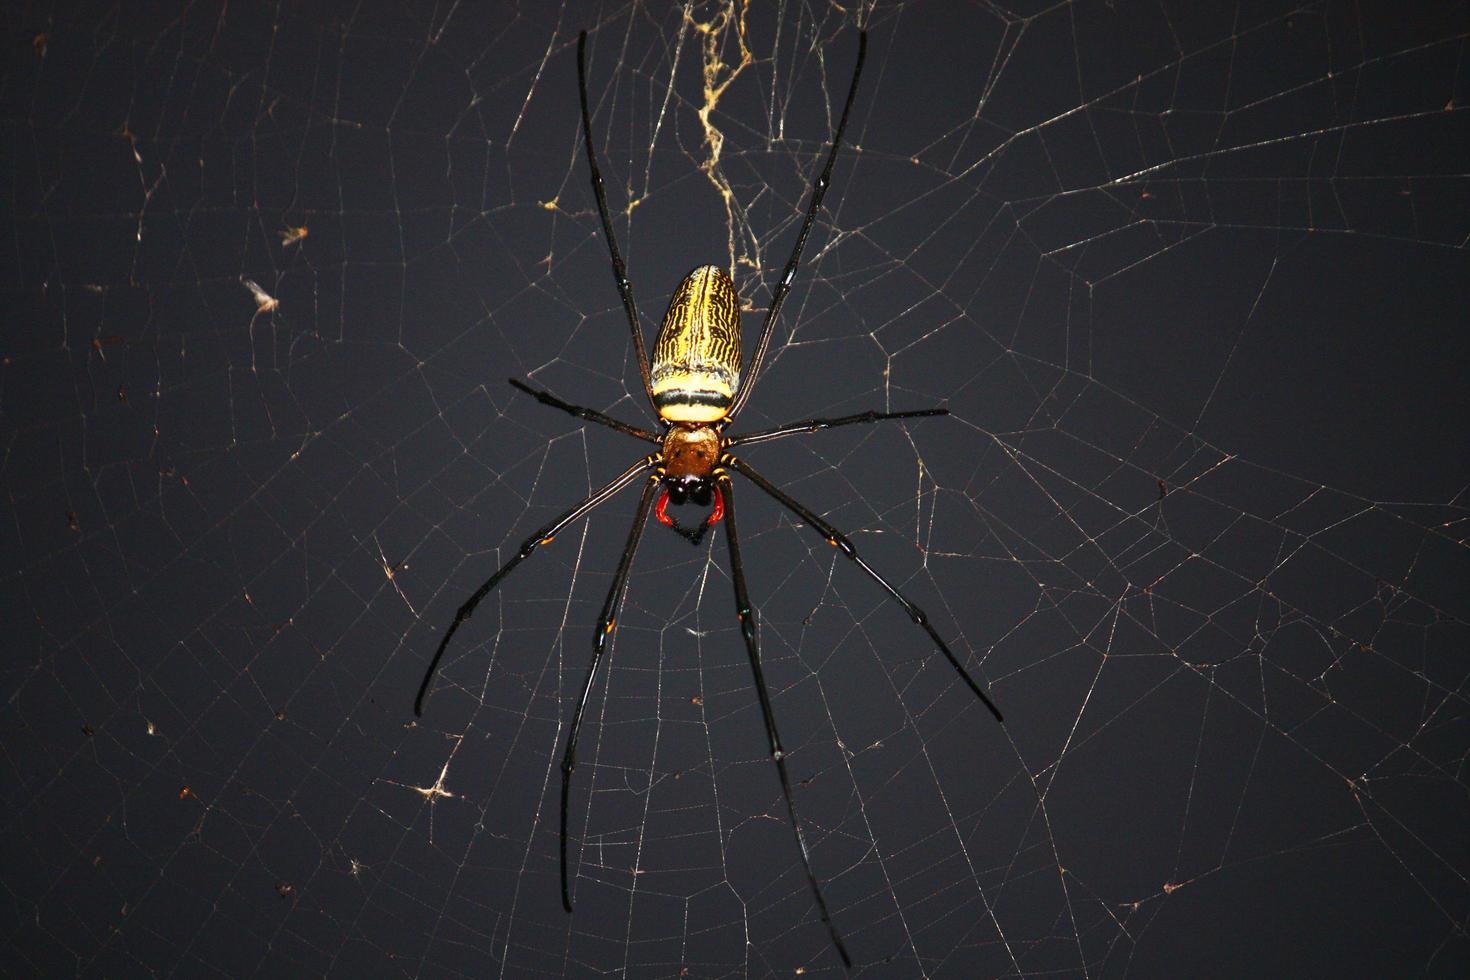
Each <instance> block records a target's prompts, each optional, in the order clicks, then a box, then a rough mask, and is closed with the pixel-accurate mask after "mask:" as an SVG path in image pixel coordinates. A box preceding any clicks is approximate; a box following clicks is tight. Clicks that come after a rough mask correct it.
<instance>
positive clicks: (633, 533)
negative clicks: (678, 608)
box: [561, 473, 660, 912]
mask: <svg viewBox="0 0 1470 980" xmlns="http://www.w3.org/2000/svg"><path fill="white" fill-rule="evenodd" d="M659 481H660V477H659V475H658V474H657V473H653V474H650V475H649V478H648V482H647V483H645V484H644V485H643V496H641V497H639V498H638V512H637V514H636V516H634V518H633V526H632V527H631V528H629V530H628V543H627V544H626V545H624V546H623V557H622V558H621V559H619V560H618V570H617V572H616V573H615V574H614V575H613V581H612V587H611V588H609V589H608V590H607V601H606V602H604V603H603V604H602V616H601V618H599V619H598V620H597V631H596V632H595V633H593V635H592V662H591V663H590V664H588V665H587V677H586V679H585V680H583V681H582V694H581V696H580V697H578V698H577V707H576V708H575V709H573V711H572V724H571V728H570V729H569V730H568V733H567V750H566V753H565V754H564V755H563V756H562V759H561V904H562V907H563V908H565V909H566V910H567V911H568V912H570V911H571V910H572V892H571V888H570V887H569V886H568V884H567V808H568V805H569V803H570V802H571V794H572V773H573V771H575V770H576V768H577V736H578V734H579V733H580V732H581V729H582V713H583V712H584V711H586V710H587V697H588V695H590V694H591V693H592V683H593V681H595V680H596V679H597V668H598V666H599V665H600V664H601V663H602V654H603V651H604V650H605V649H606V647H607V641H608V638H609V637H610V636H611V635H612V631H613V629H614V627H616V626H617V623H618V609H619V608H620V607H621V606H622V604H623V596H624V594H625V593H626V592H627V590H628V574H629V572H631V571H632V569H633V555H634V554H635V553H637V551H638V542H639V541H640V540H641V539H642V538H643V528H644V527H645V526H646V525H647V524H648V512H649V511H650V510H651V509H652V508H653V494H654V491H656V490H657V489H658V486H659Z"/></svg>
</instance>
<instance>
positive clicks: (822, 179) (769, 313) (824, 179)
mask: <svg viewBox="0 0 1470 980" xmlns="http://www.w3.org/2000/svg"><path fill="white" fill-rule="evenodd" d="M867 53H868V32H867V31H860V32H859V33H858V55H857V65H856V66H854V67H853V69H852V84H851V85H850V86H848V89H847V102H846V103H845V104H844V105H843V106H842V118H841V119H840V120H838V123H837V129H836V131H835V132H834V133H833V134H832V150H831V152H830V153H828V154H827V165H826V166H825V167H823V168H822V173H821V175H820V176H818V177H817V179H816V181H814V182H813V183H812V203H811V205H810V206H809V207H808V208H807V212H806V220H805V221H803V222H802V223H801V232H800V234H798V235H797V236H796V248H795V249H793V250H792V252H791V258H790V259H788V260H787V262H786V269H785V271H784V272H782V273H781V278H780V280H778V281H777V283H776V288H775V289H774V290H772V292H771V305H770V308H769V309H767V310H766V322H765V323H763V324H761V332H760V339H759V340H757V341H756V343H755V354H753V355H752V356H751V359H750V368H749V369H748V370H747V371H746V372H745V379H746V380H745V383H744V384H742V385H741V386H740V391H739V392H738V393H737V394H736V395H735V403H734V404H733V405H731V406H730V411H729V413H728V414H729V415H730V416H732V417H733V416H734V415H736V414H738V413H739V412H740V409H741V408H742V407H744V405H745V401H746V399H748V398H749V397H750V392H751V390H752V389H753V388H754V387H755V382H756V380H757V378H758V376H759V374H760V369H761V361H762V360H763V359H764V358H765V356H766V348H767V347H768V346H770V343H771V332H772V330H773V329H774V328H775V326H776V317H777V315H778V314H780V312H781V304H782V303H785V302H786V294H787V292H789V291H790V289H791V280H792V279H794V278H795V277H796V268H797V266H799V265H800V264H801V251H802V249H803V248H805V247H806V238H807V235H809V234H811V230H812V224H813V223H814V222H815V221H816V220H817V212H818V211H820V210H821V209H822V197H823V195H825V194H826V193H827V185H828V184H830V183H831V182H832V165H833V164H834V163H836V162H837V149H838V147H840V146H841V145H842V132H843V130H845V129H846V128H847V116H848V113H850V112H851V111H852V100H853V98H854V97H855V96H856V95H857V87H858V78H859V77H861V76H862V73H863V59H864V58H865V57H867ZM589 145H590V144H589Z"/></svg>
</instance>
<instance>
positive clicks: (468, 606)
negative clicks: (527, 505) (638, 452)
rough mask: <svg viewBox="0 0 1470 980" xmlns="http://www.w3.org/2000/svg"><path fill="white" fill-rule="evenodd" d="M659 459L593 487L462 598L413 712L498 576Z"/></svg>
mask: <svg viewBox="0 0 1470 980" xmlns="http://www.w3.org/2000/svg"><path fill="white" fill-rule="evenodd" d="M659 459H660V457H659V455H658V454H657V453H654V454H652V455H649V456H645V457H644V458H643V459H640V460H639V461H638V462H636V463H634V464H633V465H632V466H630V467H628V469H626V470H624V471H623V472H622V473H621V474H619V475H618V476H617V477H615V478H614V479H613V481H612V482H611V483H609V484H607V485H606V486H605V487H603V488H602V489H601V490H597V491H594V492H593V493H592V495H591V496H589V497H588V498H587V499H586V500H583V501H582V502H581V503H579V504H577V505H576V506H575V507H573V508H572V509H571V510H569V511H567V512H566V513H565V514H562V515H561V516H560V517H558V518H557V519H556V520H554V521H552V522H551V523H550V524H548V525H546V526H545V527H543V528H542V529H541V530H539V531H537V532H536V533H535V534H533V535H531V536H530V537H529V538H527V539H526V541H525V543H524V544H522V545H521V549H520V550H519V551H517V552H516V553H515V554H514V555H512V556H511V558H510V560H509V561H507V562H506V563H505V564H503V565H501V566H500V567H499V568H497V569H496V570H495V574H494V575H491V576H490V577H489V578H488V579H486V580H485V584H484V585H481V586H480V587H479V588H478V589H476V590H475V594H474V595H472V596H470V597H469V598H468V599H466V600H465V601H464V604H463V605H461V606H460V607H459V611H458V612H456V613H455V614H454V622H452V623H450V624H449V630H448V632H446V633H445V634H444V639H442V640H440V641H439V649H437V650H435V651H434V659H433V660H430V661H429V669H428V670H426V671H424V680H423V682H422V683H421V684H419V693H418V697H416V698H414V699H413V713H414V714H415V715H418V716H420V717H422V716H423V714H424V700H425V698H426V697H427V696H428V693H429V684H430V683H431V682H432V681H433V680H434V672H435V671H437V670H438V669H439V660H440V659H441V658H442V657H443V656H444V651H445V649H446V648H447V647H448V646H449V641H450V640H452V639H454V634H455V632H456V631H457V630H458V629H459V624H460V623H463V622H464V621H465V620H467V619H469V618H470V617H471V616H473V615H474V614H475V607H476V606H478V605H479V604H480V601H481V600H482V599H484V598H485V597H486V596H487V595H489V594H490V593H491V592H492V591H493V590H494V589H495V587H496V586H497V585H499V584H500V580H501V579H503V578H505V577H506V576H507V575H509V574H510V573H511V570H512V569H514V568H515V567H516V566H517V565H519V564H520V563H521V562H523V561H525V560H526V558H528V557H529V556H530V554H531V552H533V551H535V550H536V549H537V547H539V546H540V545H543V544H550V543H551V539H552V538H554V537H556V536H557V535H558V534H560V533H561V531H562V529H563V528H565V527H566V526H567V525H568V524H570V523H572V522H573V521H575V520H576V519H577V518H579V517H582V516H584V515H585V514H587V513H588V512H589V511H591V510H592V509H593V508H594V507H596V506H597V505H598V504H600V503H602V502H603V501H605V500H607V499H608V498H609V497H612V496H613V495H614V494H616V493H617V492H618V491H619V490H621V489H623V488H624V487H626V486H627V485H628V484H630V483H632V482H633V481H634V480H636V479H638V477H640V476H641V475H643V474H644V473H646V472H648V471H649V470H650V469H652V468H653V467H654V466H657V465H658V462H659Z"/></svg>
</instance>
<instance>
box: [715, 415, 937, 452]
mask: <svg viewBox="0 0 1470 980" xmlns="http://www.w3.org/2000/svg"><path fill="white" fill-rule="evenodd" d="M948 414H949V409H947V408H921V409H919V410H917V411H913V412H859V413H858V414H856V415H841V416H838V417H837V418H827V419H802V420H801V421H800V422H787V423H786V424H785V425H778V426H776V427H775V428H774V429H761V430H760V431H759V432H746V433H743V434H742V435H738V436H734V437H732V438H730V439H727V440H725V445H726V446H727V447H728V448H731V449H734V448H735V447H736V446H752V445H754V444H756V443H758V442H770V441H771V440H772V439H782V438H785V437H786V436H794V435H796V434H797V433H800V432H816V431H817V430H819V429H831V428H834V427H836V426H839V425H856V424H860V423H866V422H886V421H887V420H888V419H921V418H927V417H928V416H931V415H948Z"/></svg>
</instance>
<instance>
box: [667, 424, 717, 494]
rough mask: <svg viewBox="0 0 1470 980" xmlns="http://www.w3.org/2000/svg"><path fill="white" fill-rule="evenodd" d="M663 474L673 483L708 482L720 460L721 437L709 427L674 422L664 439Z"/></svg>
mask: <svg viewBox="0 0 1470 980" xmlns="http://www.w3.org/2000/svg"><path fill="white" fill-rule="evenodd" d="M663 455H664V472H665V474H666V475H668V476H670V477H673V478H674V479H676V480H682V479H685V478H688V477H693V478H694V479H696V480H707V479H709V477H710V471H711V470H713V469H714V468H715V463H716V462H717V461H718V460H719V458H720V437H719V434H718V433H716V432H715V428H714V426H711V425H691V424H689V423H687V422H679V423H675V424H674V426H673V427H672V428H670V429H669V433H668V435H666V436H664V453H663Z"/></svg>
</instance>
